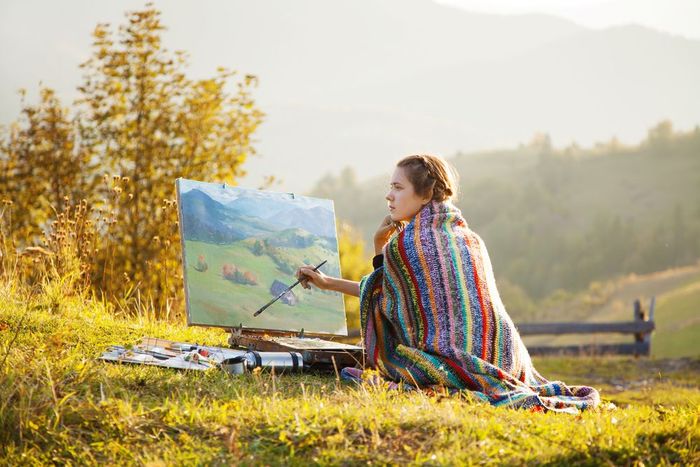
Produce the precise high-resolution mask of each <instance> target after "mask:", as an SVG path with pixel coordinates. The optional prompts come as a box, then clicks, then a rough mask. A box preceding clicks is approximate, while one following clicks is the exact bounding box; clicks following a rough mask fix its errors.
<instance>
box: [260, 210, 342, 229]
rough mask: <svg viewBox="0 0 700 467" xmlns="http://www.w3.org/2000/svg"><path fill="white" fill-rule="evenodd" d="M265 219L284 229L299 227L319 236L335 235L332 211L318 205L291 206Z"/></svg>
mask: <svg viewBox="0 0 700 467" xmlns="http://www.w3.org/2000/svg"><path fill="white" fill-rule="evenodd" d="M265 220H266V221H267V222H270V223H273V224H275V225H277V226H279V227H281V228H284V229H291V228H299V229H304V230H306V231H307V232H311V233H312V234H314V235H318V236H320V237H335V219H334V217H333V212H332V211H329V210H328V209H324V208H322V207H319V206H317V207H315V208H311V209H304V208H299V207H292V208H291V209H286V210H284V211H282V212H279V213H277V214H275V215H274V216H270V217H266V218H265Z"/></svg>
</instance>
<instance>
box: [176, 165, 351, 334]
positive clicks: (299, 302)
mask: <svg viewBox="0 0 700 467" xmlns="http://www.w3.org/2000/svg"><path fill="white" fill-rule="evenodd" d="M176 187H177V196H178V213H179V220H180V238H181V241H182V250H183V255H182V256H183V268H184V279H185V292H186V298H187V319H188V323H189V324H193V325H204V326H222V327H237V326H239V325H242V326H243V327H244V328H252V329H262V330H280V331H300V330H301V329H304V331H305V332H311V333H319V334H336V335H347V326H346V321H345V306H344V302H343V297H342V295H341V294H340V293H338V292H331V291H322V290H319V289H316V288H312V289H311V290H306V289H303V288H302V287H301V286H300V285H298V286H296V287H295V288H294V289H292V290H291V291H290V292H288V293H286V294H285V295H283V296H282V298H280V299H279V300H277V302H275V303H274V304H273V305H271V306H270V307H269V308H267V309H266V310H265V311H264V312H263V313H262V314H260V315H259V316H253V313H255V312H256V311H257V310H258V309H260V308H261V307H262V306H264V305H265V304H266V303H268V302H269V301H270V300H272V299H273V298H274V297H275V296H277V295H278V294H280V293H281V292H283V291H284V290H285V289H286V288H287V287H288V286H290V285H292V284H293V283H294V282H295V281H296V277H295V276H294V273H295V272H296V270H297V268H298V267H299V266H302V265H305V264H306V265H311V266H316V265H318V264H320V263H321V262H322V261H324V260H326V261H327V262H326V264H324V265H323V266H322V267H321V268H320V271H322V272H324V273H326V274H328V275H332V276H336V277H339V276H340V259H339V256H338V238H337V235H336V226H335V213H334V208H333V202H332V201H331V200H326V199H319V198H311V197H306V196H299V195H294V194H290V193H277V192H271V191H262V190H253V189H245V188H238V187H231V186H226V185H224V184H221V183H218V184H217V183H205V182H199V181H194V180H187V179H182V178H180V179H178V180H177V181H176Z"/></svg>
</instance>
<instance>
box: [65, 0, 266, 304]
mask: <svg viewBox="0 0 700 467" xmlns="http://www.w3.org/2000/svg"><path fill="white" fill-rule="evenodd" d="M126 17H127V20H128V21H127V23H126V25H123V26H121V27H119V29H118V33H117V35H116V37H115V35H114V33H113V32H112V31H111V30H110V27H109V25H107V24H100V25H98V26H97V27H96V28H95V31H94V33H93V37H94V43H93V52H92V55H91V57H90V58H89V59H88V60H87V61H86V62H85V63H83V64H82V65H81V68H82V69H83V70H84V81H83V84H82V85H81V86H80V87H79V91H80V94H81V97H80V99H79V100H78V101H77V105H78V106H79V109H80V123H81V124H80V138H81V140H82V141H83V142H84V144H85V145H86V146H87V147H88V148H89V149H90V152H91V154H93V155H94V156H95V157H96V158H98V160H99V162H100V168H101V169H102V170H104V171H108V172H110V173H114V174H117V175H118V176H119V178H118V179H115V180H116V181H117V182H118V183H116V184H115V185H113V186H112V187H111V189H112V191H105V192H103V195H104V196H105V200H106V202H107V203H108V209H109V210H110V212H112V213H113V216H114V218H116V219H119V222H118V223H117V225H116V226H115V227H114V228H113V239H114V241H115V245H114V248H113V249H112V250H111V251H110V252H109V254H108V255H106V256H105V257H103V258H101V261H102V265H103V268H108V264H109V262H110V261H112V262H113V264H115V265H118V268H117V269H121V271H118V273H119V275H120V276H121V275H125V276H126V277H127V278H128V279H129V280H130V281H136V282H137V283H139V284H141V285H142V286H143V287H144V289H145V290H149V291H150V292H151V293H152V294H153V296H154V297H164V296H170V297H172V296H173V295H175V294H177V293H178V290H180V289H181V288H182V287H181V284H180V283H179V281H168V279H167V278H168V277H169V276H171V275H172V274H173V272H175V271H178V270H179V268H180V266H179V248H178V246H179V241H178V238H177V227H176V226H177V217H176V210H175V203H174V197H175V196H174V182H175V179H176V178H178V177H184V178H192V179H204V180H217V181H223V182H226V183H228V184H230V185H235V184H236V178H237V177H239V176H241V175H243V174H244V173H245V172H244V171H243V170H242V164H243V162H244V161H245V159H246V157H247V156H248V155H250V154H254V153H255V150H254V148H253V146H252V135H253V133H254V131H255V130H256V128H257V127H258V125H259V124H260V122H261V120H262V117H263V114H262V112H261V111H260V110H258V109H257V108H256V106H255V104H254V101H253V99H252V97H251V94H250V92H251V89H252V87H253V86H255V85H256V83H257V81H256V78H255V77H254V76H251V75H247V76H244V77H243V78H242V79H241V80H239V81H238V82H237V83H236V89H235V92H230V91H229V90H228V87H227V86H228V84H229V82H230V81H232V78H233V77H234V76H235V73H234V72H232V71H229V70H226V69H224V68H219V69H218V70H217V72H216V75H215V76H214V77H213V78H208V79H201V80H190V79H188V78H187V77H186V75H185V72H184V69H185V67H186V65H187V59H186V54H185V53H184V52H181V51H178V52H175V53H170V52H169V51H168V50H167V49H165V48H164V47H163V45H162V42H161V33H162V31H163V30H164V27H163V25H162V24H161V22H160V13H159V12H158V11H157V10H156V9H154V8H153V6H152V5H148V6H147V7H146V9H145V10H143V11H134V12H129V13H127V15H126ZM109 269H110V271H111V270H112V268H111V267H110V268H109ZM103 278H104V280H103V281H102V287H103V289H107V290H109V289H110V288H111V284H113V283H114V282H115V281H114V280H113V279H114V277H113V274H112V273H111V272H110V274H106V275H103ZM117 282H118V281H117ZM112 292H115V293H116V292H118V290H113V291H112Z"/></svg>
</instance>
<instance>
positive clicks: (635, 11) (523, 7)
mask: <svg viewBox="0 0 700 467" xmlns="http://www.w3.org/2000/svg"><path fill="white" fill-rule="evenodd" d="M437 3H442V4H444V5H452V6H458V7H460V8H464V9H466V10H471V11H481V12H484V13H500V14H522V13H545V14H550V15H555V16H561V17H563V18H568V19H570V20H572V21H574V22H576V23H579V24H581V25H583V26H588V27H590V28H605V27H609V26H614V25H620V24H627V23H635V24H640V25H643V26H648V27H650V28H653V29H657V30H659V31H664V32H668V33H671V34H676V35H680V36H685V37H687V38H691V39H700V1H698V0H438V1H437Z"/></svg>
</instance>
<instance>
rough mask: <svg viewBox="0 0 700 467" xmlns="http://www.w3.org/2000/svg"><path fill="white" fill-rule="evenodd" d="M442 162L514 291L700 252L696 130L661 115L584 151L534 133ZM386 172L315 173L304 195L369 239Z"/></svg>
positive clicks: (582, 282) (654, 265)
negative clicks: (325, 203)
mask: <svg viewBox="0 0 700 467" xmlns="http://www.w3.org/2000/svg"><path fill="white" fill-rule="evenodd" d="M451 162H452V163H453V164H454V166H455V167H456V168H457V170H458V172H459V174H460V176H461V185H460V189H461V194H460V197H459V199H458V201H457V206H458V207H459V208H460V209H461V210H462V212H463V214H464V215H465V218H466V220H467V222H468V223H469V225H470V226H471V228H472V229H474V230H475V231H476V232H478V233H479V234H480V235H481V236H482V237H483V238H484V240H485V241H486V244H487V246H488V248H489V252H490V256H491V259H492V261H493V263H494V270H495V273H496V277H497V279H498V280H499V282H504V284H503V285H504V289H508V290H509V291H510V295H511V296H512V297H515V296H521V297H523V298H524V299H525V298H526V297H529V298H530V299H532V300H534V301H538V300H540V299H542V298H544V297H546V296H548V295H550V294H552V293H554V292H556V291H557V290H564V291H569V292H574V291H578V290H584V289H585V288H587V287H588V285H589V284H590V283H591V282H594V281H603V282H604V281H607V280H609V279H611V278H614V277H617V276H619V275H626V274H629V273H638V274H645V273H650V272H653V271H660V270H665V269H667V268H671V267H678V266H682V265H685V264H693V263H694V262H695V261H696V260H697V259H698V258H700V127H697V128H696V129H695V130H693V131H690V132H685V133H683V132H676V133H674V132H673V130H672V127H671V125H670V123H669V122H663V123H661V124H659V125H657V126H656V127H654V128H652V129H650V130H649V132H648V136H647V138H646V139H645V140H644V141H642V142H640V143H639V144H638V145H634V146H624V145H622V144H620V143H619V142H617V141H615V140H611V141H609V142H607V143H604V144H602V143H601V144H598V145H596V146H595V147H592V148H589V149H584V148H581V147H578V146H576V145H571V146H569V147H566V148H554V147H552V145H551V143H550V142H549V140H548V139H547V138H546V136H543V137H542V138H541V139H540V140H536V141H533V142H532V143H531V144H529V145H521V146H520V147H518V148H513V149H509V150H499V151H489V152H476V153H469V154H460V155H458V156H456V157H454V158H452V159H451ZM389 176H390V174H389V173H387V174H385V175H383V176H380V177H376V178H374V179H372V180H369V181H366V182H357V181H355V180H356V177H354V176H353V173H352V170H349V169H346V170H345V171H344V172H342V173H341V174H339V175H329V176H326V177H324V178H323V179H321V180H320V181H319V182H318V183H317V185H316V187H315V189H314V190H313V191H312V195H314V196H321V197H328V198H331V199H333V200H334V202H335V206H336V213H337V215H338V217H339V218H341V219H344V220H347V221H349V222H350V223H351V224H352V225H355V226H356V227H358V228H359V229H360V230H361V231H362V232H363V235H364V238H365V241H366V242H367V244H369V245H371V238H372V234H373V233H374V231H375V229H376V226H377V225H378V223H379V221H380V220H381V219H382V218H383V217H384V216H385V215H386V214H387V213H388V211H387V209H386V201H385V200H384V195H385V194H386V192H387V190H388V186H387V184H388V181H389ZM523 294H524V295H523ZM526 302H527V300H525V301H523V302H522V304H524V305H523V306H525V307H526V308H527V307H533V306H534V305H533V303H534V302H530V303H526ZM506 305H507V303H506Z"/></svg>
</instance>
